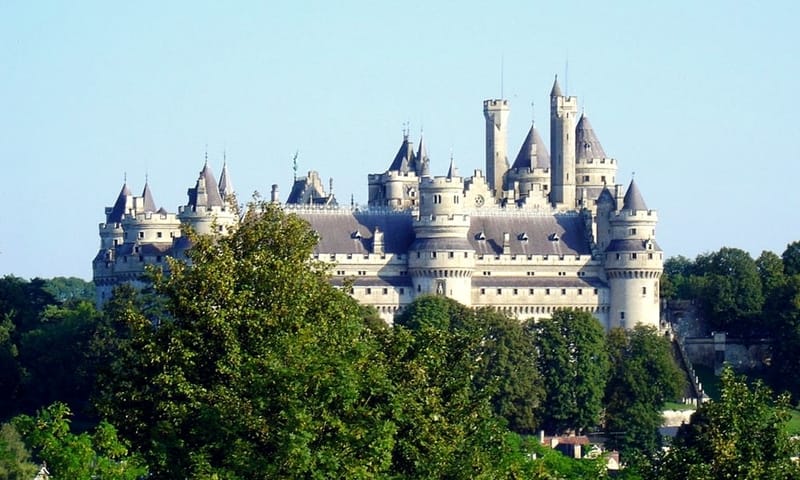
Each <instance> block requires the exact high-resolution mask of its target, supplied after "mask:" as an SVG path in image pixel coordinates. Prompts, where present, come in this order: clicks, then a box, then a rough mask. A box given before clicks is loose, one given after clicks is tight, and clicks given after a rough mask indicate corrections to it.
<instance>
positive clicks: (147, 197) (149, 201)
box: [142, 182, 156, 212]
mask: <svg viewBox="0 0 800 480" xmlns="http://www.w3.org/2000/svg"><path fill="white" fill-rule="evenodd" d="M142 198H143V199H144V211H145V212H155V211H156V202H154V201H153V193H152V192H151V191H150V184H149V183H148V182H145V183H144V190H143V191H142Z"/></svg>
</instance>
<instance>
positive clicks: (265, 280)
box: [96, 203, 396, 478]
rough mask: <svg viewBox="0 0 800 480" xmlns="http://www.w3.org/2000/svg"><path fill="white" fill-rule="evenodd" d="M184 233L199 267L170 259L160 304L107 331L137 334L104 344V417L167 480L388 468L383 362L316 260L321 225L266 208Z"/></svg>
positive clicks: (370, 473)
mask: <svg viewBox="0 0 800 480" xmlns="http://www.w3.org/2000/svg"><path fill="white" fill-rule="evenodd" d="M190 237H191V240H192V242H193V247H192V248H191V250H189V258H190V260H191V266H189V265H187V264H184V263H181V262H177V261H170V264H169V267H170V275H169V276H163V275H160V274H156V275H155V277H154V285H155V290H156V292H157V293H158V294H160V295H163V298H164V299H165V301H166V306H165V312H163V313H161V314H158V315H156V316H155V317H154V316H152V315H150V314H147V312H143V311H142V310H141V309H140V308H139V307H137V305H136V302H131V301H122V302H119V303H118V304H117V305H116V306H115V308H116V309H117V310H118V311H119V312H118V314H119V315H121V318H120V322H119V323H122V324H123V325H124V326H123V325H120V324H119V323H118V324H116V325H115V324H110V325H108V326H107V328H106V330H107V331H108V332H109V333H110V332H114V331H122V332H123V333H124V335H126V336H128V337H129V338H127V339H125V338H123V339H122V340H117V339H112V340H110V341H106V340H105V339H103V338H98V339H97V341H96V345H100V351H103V349H104V348H109V349H110V350H115V351H116V352H117V355H116V356H115V357H113V359H112V360H111V362H110V364H109V368H108V369H107V370H105V371H103V372H101V382H100V385H101V386H102V390H101V395H100V397H99V401H98V406H99V408H100V411H101V412H102V413H104V414H105V415H107V418H109V419H111V420H112V421H113V423H114V424H115V425H117V426H118V427H119V428H120V431H121V432H122V433H123V434H124V435H125V437H126V438H130V439H131V440H132V442H133V443H134V445H135V446H136V447H137V448H138V449H139V450H141V451H142V452H143V453H144V454H145V455H146V458H147V460H148V464H149V465H150V466H151V470H152V472H153V474H154V475H155V476H158V477H160V478H185V477H191V478H212V477H214V476H215V475H216V476H217V477H219V478H276V477H277V478H286V477H315V478H327V477H340V478H342V477H347V478H373V477H375V476H379V475H380V474H381V472H384V471H386V470H387V469H388V468H389V466H390V464H391V459H392V455H391V453H392V447H393V441H394V433H395V430H396V429H395V425H394V423H393V422H392V420H391V418H390V414H391V412H390V408H388V405H389V400H388V394H389V392H390V385H389V383H388V373H387V371H386V370H387V368H386V361H385V360H384V358H383V355H382V353H381V352H380V351H379V349H378V347H379V344H378V342H377V341H376V337H375V335H373V331H372V330H371V329H369V328H367V327H366V325H367V323H366V322H365V321H364V316H363V311H362V309H361V308H360V307H359V306H358V304H357V303H356V302H355V301H354V300H353V299H351V298H350V297H348V296H347V295H346V294H345V293H343V292H342V291H340V290H337V289H336V288H334V287H333V286H331V285H330V283H329V282H328V278H327V276H326V271H327V268H328V266H327V265H324V264H322V263H321V262H317V261H314V260H312V258H311V254H312V252H313V248H314V246H315V244H316V241H317V238H316V235H315V234H314V232H313V231H311V229H310V228H309V227H308V225H307V224H306V223H305V222H304V221H303V220H301V219H300V218H298V217H296V216H294V215H288V214H285V213H284V212H283V211H282V210H281V209H280V208H279V207H277V206H274V205H270V204H266V203H258V204H252V205H250V206H249V208H248V211H247V212H246V214H245V215H244V217H243V219H242V222H241V223H240V225H239V226H238V228H237V229H236V230H234V231H233V232H231V233H230V235H228V236H226V237H220V238H211V237H204V236H196V235H190ZM153 318H156V319H157V321H156V322H153V321H151V320H152V319H153ZM106 351H108V350H106Z"/></svg>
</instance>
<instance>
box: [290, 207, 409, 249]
mask: <svg viewBox="0 0 800 480" xmlns="http://www.w3.org/2000/svg"><path fill="white" fill-rule="evenodd" d="M288 211H289V212H290V213H295V214H297V215H298V216H299V217H301V218H303V219H305V220H306V221H307V222H308V223H309V224H311V228H312V229H314V231H316V232H317V234H318V235H319V237H320V240H319V243H318V244H317V247H316V249H315V252H316V253H342V254H347V253H350V254H367V253H370V252H372V235H373V232H374V231H375V227H378V228H379V229H380V230H381V232H383V250H384V251H385V252H386V253H406V252H408V248H409V246H411V243H412V242H413V241H414V229H413V228H412V224H411V220H412V218H411V213H410V212H406V213H388V212H381V211H377V212H375V211H370V210H368V211H364V212H359V211H353V212H348V211H341V210H340V211H336V210H334V211H326V210H322V209H320V210H299V211H295V212H292V211H291V210H288Z"/></svg>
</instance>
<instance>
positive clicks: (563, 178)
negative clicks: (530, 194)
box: [550, 77, 578, 210]
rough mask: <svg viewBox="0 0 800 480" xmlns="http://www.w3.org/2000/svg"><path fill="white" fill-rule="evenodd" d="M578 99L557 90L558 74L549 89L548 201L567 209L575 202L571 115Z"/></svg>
mask: <svg viewBox="0 0 800 480" xmlns="http://www.w3.org/2000/svg"><path fill="white" fill-rule="evenodd" d="M577 112H578V99H577V98H576V97H567V96H563V95H562V94H561V87H560V86H559V85H558V77H556V79H555V82H553V89H552V90H551V91H550V150H551V152H552V154H551V157H550V178H551V180H550V203H552V204H553V206H554V207H556V208H565V209H568V210H571V209H574V208H575V207H576V203H575V197H576V194H575V138H574V136H573V135H574V132H575V116H576V114H577Z"/></svg>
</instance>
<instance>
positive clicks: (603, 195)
mask: <svg viewBox="0 0 800 480" xmlns="http://www.w3.org/2000/svg"><path fill="white" fill-rule="evenodd" d="M597 203H598V204H600V203H610V204H611V205H612V207H613V209H614V210H616V209H617V205H616V204H617V201H616V200H615V199H614V195H613V194H612V193H611V191H610V190H609V189H608V187H603V190H602V191H601V192H600V196H598V197H597Z"/></svg>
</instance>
